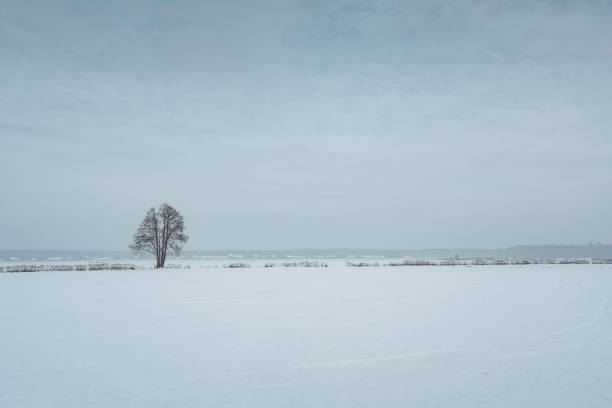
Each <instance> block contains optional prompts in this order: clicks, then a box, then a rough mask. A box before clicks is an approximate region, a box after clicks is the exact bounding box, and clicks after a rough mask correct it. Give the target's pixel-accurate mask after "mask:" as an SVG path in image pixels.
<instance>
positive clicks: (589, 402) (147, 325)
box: [0, 262, 612, 408]
mask: <svg viewBox="0 0 612 408" xmlns="http://www.w3.org/2000/svg"><path fill="white" fill-rule="evenodd" d="M200 266H202V265H198V266H197V267H193V268H191V269H175V270H136V271H114V272H110V271H86V272H41V273H17V274H0V406H2V407H11V408H12V407H45V408H49V407H146V408H150V407H283V408H286V407H428V406H429V407H453V408H456V407H487V408H490V407H523V408H524V407H557V408H558V407H571V408H575V407H590V408H593V407H606V408H607V407H610V406H612V308H611V307H610V299H611V297H612V265H552V266H551V265H528V266H482V267H459V266H456V267H380V268H347V267H346V266H344V263H342V262H332V263H331V264H330V267H329V268H282V267H275V268H263V267H253V268H249V269H225V268H204V267H200Z"/></svg>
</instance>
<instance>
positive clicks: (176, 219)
mask: <svg viewBox="0 0 612 408" xmlns="http://www.w3.org/2000/svg"><path fill="white" fill-rule="evenodd" d="M184 229H185V223H184V221H183V216H182V215H181V213H179V212H178V211H177V210H176V209H174V207H172V206H171V205H169V204H165V203H164V204H162V205H160V206H159V208H158V209H157V210H156V209H155V208H154V207H151V208H149V211H147V214H146V215H145V217H144V219H143V220H142V222H141V223H140V225H139V226H138V230H136V233H135V234H134V243H133V244H132V245H130V248H131V249H132V251H134V252H136V253H141V252H150V253H152V254H153V255H155V257H156V258H157V264H156V266H155V267H156V268H163V267H164V264H165V263H166V254H167V253H168V249H169V250H170V254H173V255H180V253H181V251H182V250H183V244H185V242H187V240H188V239H189V237H188V236H187V235H185V234H184V233H183V230H184Z"/></svg>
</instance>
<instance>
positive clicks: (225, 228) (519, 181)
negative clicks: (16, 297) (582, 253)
mask: <svg viewBox="0 0 612 408" xmlns="http://www.w3.org/2000/svg"><path fill="white" fill-rule="evenodd" d="M611 72H612V2H610V1H606V0H601V1H595V0H593V1H551V0H549V1H476V0H466V1H442V0H417V1H401V0H397V1H393V0H379V1H375V2H374V1H371V2H370V1H288V0H279V1H257V2H254V1H224V2H219V1H215V2H212V1H211V2H203V1H151V0H148V1H144V0H143V1H130V2H125V1H110V0H106V1H93V0H92V1H81V0H72V1H49V0H45V1H26V0H20V1H18V0H14V1H7V0H0V174H1V176H0V213H1V214H2V215H1V217H0V221H1V225H0V248H24V249H30V248H64V249H80V248H90V249H125V248H126V247H127V245H128V243H129V241H130V239H131V235H132V233H133V232H134V230H135V228H136V226H137V225H138V223H139V222H140V220H141V218H142V216H143V215H144V213H145V211H146V209H147V207H149V206H152V205H157V204H159V203H161V202H163V201H167V202H169V203H171V204H172V205H174V206H175V207H177V208H178V209H179V210H180V211H182V212H183V214H184V216H185V219H186V226H187V231H186V232H187V233H188V234H189V235H190V236H191V238H192V239H191V241H190V242H189V244H188V246H187V249H205V248H208V249H221V248H260V249H267V248H295V247H317V248H325V247H328V248H329V247H344V248H346V247H362V248H431V247H448V248H478V247H480V248H497V247H505V246H510V245H513V244H519V243H523V244H540V243H561V244H563V243H584V242H589V241H595V242H597V241H602V242H604V243H605V242H608V243H609V242H611V241H612V211H611V205H610V203H611V202H612V98H611V97H610V95H612V75H611Z"/></svg>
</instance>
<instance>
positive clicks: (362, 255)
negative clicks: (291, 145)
mask: <svg viewBox="0 0 612 408" xmlns="http://www.w3.org/2000/svg"><path fill="white" fill-rule="evenodd" d="M406 257H408V258H421V259H546V258H552V259H554V258H592V259H609V258H612V245H601V244H589V245H518V246H512V247H509V248H502V249H452V248H451V249H351V248H336V249H284V250H208V251H185V252H184V253H183V256H182V257H181V258H183V259H282V260H284V259H287V260H295V259H377V258H380V259H382V258H406ZM121 259H152V257H150V256H140V257H138V256H134V254H133V253H131V252H129V251H83V250H80V251H76V250H74V251H71V250H68V251H64V250H0V261H5V262H6V261H14V262H15V261H16V262H19V261H59V262H61V261H90V262H91V261H106V262H108V261H112V260H121Z"/></svg>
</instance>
